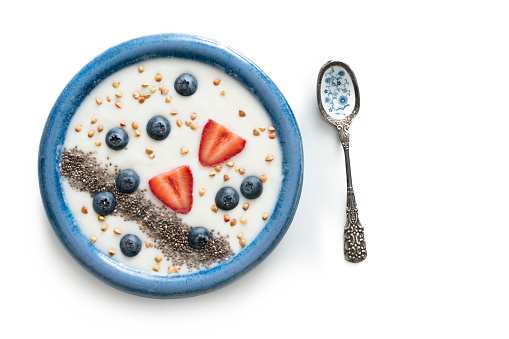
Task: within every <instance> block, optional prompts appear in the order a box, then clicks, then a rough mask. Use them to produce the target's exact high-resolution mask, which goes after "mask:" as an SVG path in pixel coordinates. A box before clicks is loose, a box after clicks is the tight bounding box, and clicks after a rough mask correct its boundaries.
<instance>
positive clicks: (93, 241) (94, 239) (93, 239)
mask: <svg viewBox="0 0 509 339" xmlns="http://www.w3.org/2000/svg"><path fill="white" fill-rule="evenodd" d="M90 241H91V242H92V244H94V243H95V242H96V241H97V237H96V236H94V237H91V238H90Z"/></svg>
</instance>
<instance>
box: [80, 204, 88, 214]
mask: <svg viewBox="0 0 509 339" xmlns="http://www.w3.org/2000/svg"><path fill="white" fill-rule="evenodd" d="M81 213H83V214H88V208H87V206H83V207H82V208H81Z"/></svg>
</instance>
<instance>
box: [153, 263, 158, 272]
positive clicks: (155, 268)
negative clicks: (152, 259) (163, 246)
mask: <svg viewBox="0 0 509 339" xmlns="http://www.w3.org/2000/svg"><path fill="white" fill-rule="evenodd" d="M152 269H153V270H154V271H156V272H159V264H155V265H154V267H152Z"/></svg>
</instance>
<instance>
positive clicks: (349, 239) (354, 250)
mask: <svg viewBox="0 0 509 339" xmlns="http://www.w3.org/2000/svg"><path fill="white" fill-rule="evenodd" d="M346 128H347V127H338V129H339V139H340V140H341V144H342V145H343V150H344V151H345V164H346V183H347V196H346V199H347V200H346V225H345V236H344V237H345V249H344V250H345V259H346V260H347V261H350V262H354V263H357V262H361V261H363V260H364V259H366V256H367V253H366V241H365V240H364V227H363V226H362V224H361V222H360V221H359V215H358V213H357V203H356V202H355V194H354V192H353V187H352V173H351V170H350V146H349V143H350V134H349V133H348V130H347V129H346Z"/></svg>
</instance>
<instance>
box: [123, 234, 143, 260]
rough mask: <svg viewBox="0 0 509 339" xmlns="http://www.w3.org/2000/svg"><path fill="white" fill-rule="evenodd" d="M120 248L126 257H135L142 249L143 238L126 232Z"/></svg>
mask: <svg viewBox="0 0 509 339" xmlns="http://www.w3.org/2000/svg"><path fill="white" fill-rule="evenodd" d="M120 250H121V251H122V253H124V255H125V256H126V257H134V256H135V255H136V254H138V253H140V251H141V240H140V238H138V237H137V236H135V235H134V234H126V235H124V236H123V237H122V239H120Z"/></svg>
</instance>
